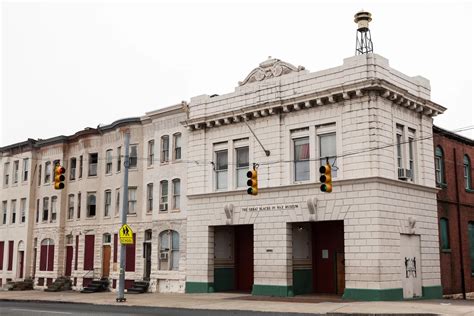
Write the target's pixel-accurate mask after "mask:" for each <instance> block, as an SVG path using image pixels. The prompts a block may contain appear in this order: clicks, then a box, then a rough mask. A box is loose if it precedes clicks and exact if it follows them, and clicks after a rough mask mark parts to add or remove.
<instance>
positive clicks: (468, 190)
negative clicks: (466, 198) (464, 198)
mask: <svg viewBox="0 0 474 316" xmlns="http://www.w3.org/2000/svg"><path fill="white" fill-rule="evenodd" d="M466 192H468V193H474V190H473V189H466Z"/></svg>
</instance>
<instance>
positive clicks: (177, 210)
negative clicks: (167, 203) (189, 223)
mask: <svg viewBox="0 0 474 316" xmlns="http://www.w3.org/2000/svg"><path fill="white" fill-rule="evenodd" d="M180 211H181V209H179V208H177V209H173V210H171V211H170V212H171V213H179V212H180Z"/></svg>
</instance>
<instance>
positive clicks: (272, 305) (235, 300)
mask: <svg viewBox="0 0 474 316" xmlns="http://www.w3.org/2000/svg"><path fill="white" fill-rule="evenodd" d="M125 297H126V298H127V302H125V303H116V301H115V298H116V293H111V292H106V293H93V294H83V293H78V292H73V291H68V292H57V293H51V292H50V293H48V292H44V291H38V290H34V291H19V292H16V291H0V301H2V300H15V301H18V300H25V301H48V302H67V303H86V304H99V305H118V304H123V305H130V306H149V307H172V308H187V309H211V310H223V311H225V310H249V311H262V312H280V313H285V312H293V313H314V314H327V313H331V314H332V313H337V314H375V313H377V314H412V315H413V314H418V315H420V314H438V315H439V314H442V315H474V301H472V300H471V301H462V300H419V301H404V302H347V301H342V300H338V299H333V300H331V302H325V301H324V300H325V299H324V297H322V298H321V297H319V298H318V297H313V298H311V297H296V298H283V299H280V298H268V297H252V296H250V295H248V294H238V293H237V294H236V293H210V294H158V293H146V294H138V295H137V294H135V295H133V294H129V295H127V294H126V295H125ZM308 302H311V303H308Z"/></svg>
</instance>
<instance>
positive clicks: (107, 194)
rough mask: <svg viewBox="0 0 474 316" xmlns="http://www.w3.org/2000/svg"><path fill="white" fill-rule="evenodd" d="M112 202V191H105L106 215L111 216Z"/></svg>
mask: <svg viewBox="0 0 474 316" xmlns="http://www.w3.org/2000/svg"><path fill="white" fill-rule="evenodd" d="M111 204H112V191H110V190H106V191H105V192H104V217H108V216H110V206H111Z"/></svg>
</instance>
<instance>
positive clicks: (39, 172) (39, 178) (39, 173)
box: [38, 164, 42, 186]
mask: <svg viewBox="0 0 474 316" xmlns="http://www.w3.org/2000/svg"><path fill="white" fill-rule="evenodd" d="M41 167H42V165H41V164H40V165H38V186H40V185H41Z"/></svg>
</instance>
